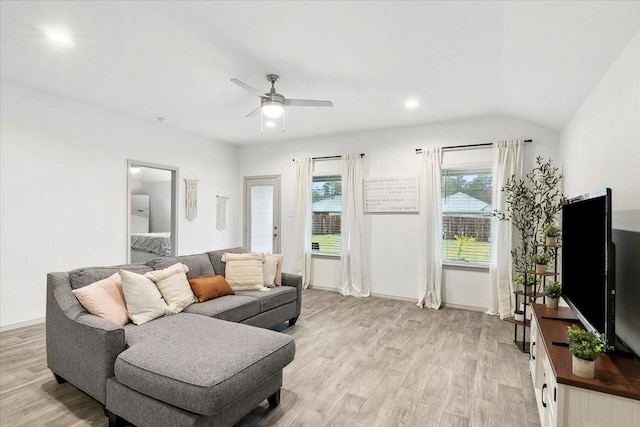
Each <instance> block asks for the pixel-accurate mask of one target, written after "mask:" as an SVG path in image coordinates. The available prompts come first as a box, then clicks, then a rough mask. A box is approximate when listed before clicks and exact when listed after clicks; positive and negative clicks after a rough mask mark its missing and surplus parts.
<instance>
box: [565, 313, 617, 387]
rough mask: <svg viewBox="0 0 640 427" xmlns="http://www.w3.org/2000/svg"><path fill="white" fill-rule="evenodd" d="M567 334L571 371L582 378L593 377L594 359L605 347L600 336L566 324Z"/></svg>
mask: <svg viewBox="0 0 640 427" xmlns="http://www.w3.org/2000/svg"><path fill="white" fill-rule="evenodd" d="M567 335H568V337H569V351H570V352H571V372H573V374H574V375H577V376H579V377H582V378H594V377H595V363H596V359H597V358H598V357H599V356H600V355H601V354H602V353H603V352H604V351H605V349H606V348H607V346H606V345H605V343H604V342H603V341H602V337H601V336H599V335H597V334H595V333H593V332H591V331H585V330H584V329H582V328H580V327H578V326H575V325H570V326H567Z"/></svg>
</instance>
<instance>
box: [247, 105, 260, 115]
mask: <svg viewBox="0 0 640 427" xmlns="http://www.w3.org/2000/svg"><path fill="white" fill-rule="evenodd" d="M261 109H262V105H261V106H259V107H258V108H256V109H255V110H253V111H252V112H250V113H249V114H247V117H253V116H255V115H256V114H258V113H259V112H260V110H261Z"/></svg>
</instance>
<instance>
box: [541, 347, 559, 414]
mask: <svg viewBox="0 0 640 427" xmlns="http://www.w3.org/2000/svg"><path fill="white" fill-rule="evenodd" d="M543 369H544V386H543V388H544V390H542V401H543V402H544V405H543V406H545V408H544V409H545V419H546V422H545V425H547V426H556V425H557V419H558V416H557V415H558V402H556V399H557V387H558V384H557V382H556V377H555V375H553V370H552V369H551V364H550V363H549V360H548V359H547V358H546V357H545V358H544V361H543Z"/></svg>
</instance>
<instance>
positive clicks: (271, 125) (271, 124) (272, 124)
mask: <svg viewBox="0 0 640 427" xmlns="http://www.w3.org/2000/svg"><path fill="white" fill-rule="evenodd" d="M264 125H265V126H266V127H268V128H272V127H275V126H276V122H272V121H271V120H269V121H268V122H264Z"/></svg>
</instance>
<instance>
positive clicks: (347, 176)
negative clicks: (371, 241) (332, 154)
mask: <svg viewBox="0 0 640 427" xmlns="http://www.w3.org/2000/svg"><path fill="white" fill-rule="evenodd" d="M363 175H364V173H363V160H362V157H360V155H359V154H348V155H346V156H342V253H341V257H340V264H341V265H340V270H341V279H340V292H341V293H342V295H351V296H354V297H368V296H369V264H368V261H367V260H368V256H367V248H368V245H367V234H366V230H365V221H364V195H363V183H362V179H363Z"/></svg>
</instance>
